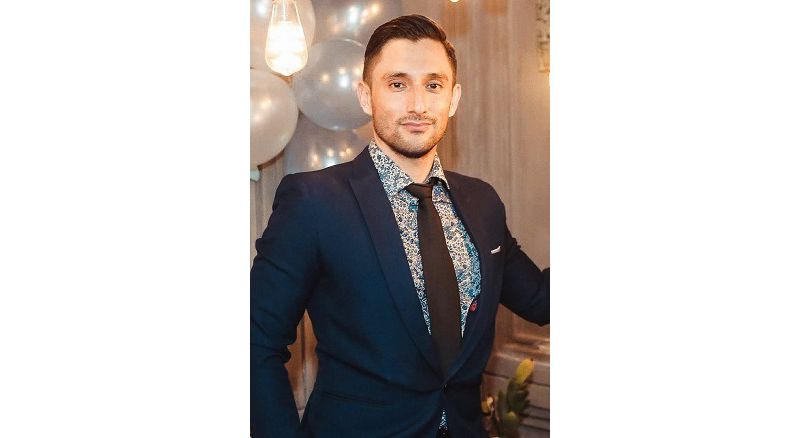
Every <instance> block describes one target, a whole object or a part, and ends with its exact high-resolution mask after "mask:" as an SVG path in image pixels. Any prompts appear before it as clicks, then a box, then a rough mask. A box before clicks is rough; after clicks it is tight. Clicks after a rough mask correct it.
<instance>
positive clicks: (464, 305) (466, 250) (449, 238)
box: [369, 140, 481, 428]
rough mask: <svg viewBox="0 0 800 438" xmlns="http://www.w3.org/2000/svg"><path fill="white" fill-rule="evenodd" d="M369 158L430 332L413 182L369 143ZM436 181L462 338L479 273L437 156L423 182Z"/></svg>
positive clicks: (437, 205)
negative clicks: (393, 223)
mask: <svg viewBox="0 0 800 438" xmlns="http://www.w3.org/2000/svg"><path fill="white" fill-rule="evenodd" d="M369 155H370V157H372V161H373V163H375V168H376V169H377V170H378V176H379V177H380V180H381V183H382V184H383V188H384V190H385V191H386V195H387V196H388V197H389V202H390V203H391V205H392V210H393V211H394V217H395V219H396V220H397V226H398V228H399V229H400V237H401V238H402V241H403V247H404V249H405V253H406V259H407V260H408V266H409V268H410V269H411V276H412V277H413V280H414V286H415V288H416V290H417V297H418V298H419V302H420V306H421V309H422V316H423V318H425V324H426V325H427V326H428V333H430V332H431V320H430V315H429V313H428V301H427V298H426V295H425V280H424V277H423V273H422V258H421V257H420V253H419V236H418V234H417V203H418V200H417V198H415V197H414V196H412V195H411V193H409V192H408V191H407V190H406V189H405V188H406V186H408V185H409V184H411V183H413V182H414V181H413V180H412V179H411V177H409V176H408V175H407V174H406V173H405V172H404V171H403V170H402V169H400V167H399V166H397V164H396V163H395V162H394V161H393V160H392V159H391V158H390V157H389V156H388V155H386V154H385V153H384V152H383V151H382V150H381V149H380V148H379V147H378V145H377V144H375V140H372V141H371V142H370V144H369ZM434 177H435V178H437V179H438V180H437V181H436V183H435V185H434V186H433V205H434V207H435V208H436V211H437V212H438V213H439V217H440V218H441V220H442V228H443V229H444V236H445V242H446V244H447V249H448V251H449V252H450V257H451V258H452V259H453V268H454V269H455V272H456V281H457V282H458V290H459V295H460V301H461V335H462V336H463V335H464V327H465V326H466V322H467V312H468V311H469V306H470V304H472V301H473V300H474V299H475V297H477V296H478V294H479V293H480V288H481V270H480V262H479V260H478V251H477V250H476V249H475V245H473V243H472V240H471V239H470V237H469V234H467V230H466V228H464V224H463V223H462V222H461V219H459V217H458V215H457V214H456V211H455V207H454V206H453V203H452V201H451V200H450V195H449V194H448V190H449V187H448V184H447V178H445V176H444V170H443V169H442V165H441V163H440V161H439V156H438V155H436V156H435V157H434V158H433V166H432V167H431V171H430V173H428V176H427V178H425V183H428V184H429V183H430V182H431V178H434ZM440 427H443V428H446V427H447V417H446V415H445V412H444V411H442V421H441V423H440Z"/></svg>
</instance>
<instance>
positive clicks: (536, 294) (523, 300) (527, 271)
mask: <svg viewBox="0 0 800 438" xmlns="http://www.w3.org/2000/svg"><path fill="white" fill-rule="evenodd" d="M503 247H504V248H507V249H506V253H505V260H504V262H503V263H504V265H503V287H502V290H501V292H500V302H501V303H502V304H503V305H504V306H506V307H508V308H509V309H510V310H511V311H512V312H514V313H516V314H517V315H519V316H520V317H522V318H524V319H525V320H527V321H530V322H533V323H536V324H539V325H545V324H549V323H550V268H547V269H545V270H544V271H541V270H540V269H539V268H538V267H537V266H536V264H534V263H533V261H531V259H530V258H529V257H528V256H527V255H526V254H525V253H524V252H523V251H522V249H521V248H520V246H519V244H518V243H517V239H515V238H513V237H512V236H511V232H510V231H508V227H506V233H505V239H504V243H503Z"/></svg>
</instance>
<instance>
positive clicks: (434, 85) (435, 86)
mask: <svg viewBox="0 0 800 438" xmlns="http://www.w3.org/2000/svg"><path fill="white" fill-rule="evenodd" d="M428 87H430V88H432V89H434V90H441V89H442V84H437V83H433V84H428Z"/></svg>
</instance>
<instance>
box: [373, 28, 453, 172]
mask: <svg viewBox="0 0 800 438" xmlns="http://www.w3.org/2000/svg"><path fill="white" fill-rule="evenodd" d="M453 76H454V75H453V69H452V67H451V66H450V62H449V60H448V58H447V53H446V52H445V49H444V46H442V43H440V42H438V41H436V40H432V39H428V38H423V39H420V40H417V41H411V40H408V39H392V40H390V41H389V42H387V43H386V45H384V46H383V48H382V49H381V51H380V54H379V55H378V56H377V57H376V59H375V61H374V64H373V66H372V68H371V73H370V77H369V78H367V79H368V81H369V83H366V82H364V81H361V82H360V83H359V84H358V98H359V102H360V103H361V108H362V109H363V110H364V112H366V113H367V114H369V115H371V116H372V125H373V128H374V130H375V136H376V141H378V142H382V143H383V144H385V145H386V146H388V147H389V148H391V149H392V150H393V151H395V152H397V153H398V154H400V155H403V156H405V157H408V158H420V157H423V156H425V155H426V154H428V153H429V152H431V150H433V148H434V147H435V146H436V145H437V144H438V143H439V140H441V139H442V137H443V136H444V133H445V131H446V130H447V119H448V118H449V117H451V116H452V115H453V114H455V113H456V108H457V107H458V102H459V100H460V98H461V85H459V84H455V85H454V84H453V82H454V77H453Z"/></svg>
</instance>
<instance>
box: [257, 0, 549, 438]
mask: <svg viewBox="0 0 800 438" xmlns="http://www.w3.org/2000/svg"><path fill="white" fill-rule="evenodd" d="M250 2H251V3H250V35H251V38H250V48H251V51H250V53H251V57H250V78H251V96H250V99H251V125H250V126H251V131H250V147H251V163H250V166H251V169H250V170H251V179H250V253H251V254H250V256H251V257H250V258H251V260H252V258H253V257H254V256H255V249H254V245H253V243H254V241H255V239H256V238H257V237H259V236H260V235H261V233H262V232H263V230H264V228H265V227H266V224H267V221H268V220H269V215H270V212H271V206H272V201H273V196H274V193H275V189H276V188H277V185H278V183H279V182H280V180H281V178H282V177H283V176H284V175H286V174H289V173H294V172H301V171H308V170H316V169H321V168H324V167H327V166H330V165H333V164H337V163H341V162H345V161H349V160H351V159H352V158H354V157H355V156H356V155H357V154H358V153H359V152H361V150H362V149H363V148H364V147H365V146H366V145H367V143H369V140H370V138H371V135H372V127H371V119H370V118H369V116H367V115H366V114H364V113H363V112H362V111H361V109H360V107H359V106H358V102H357V100H356V95H355V84H356V83H357V81H358V79H360V77H361V70H362V67H363V56H364V48H365V46H366V43H367V41H368V40H369V37H370V35H371V34H372V31H373V30H374V29H375V28H376V27H377V26H379V25H380V24H382V23H384V22H386V21H388V20H390V19H392V18H394V17H396V16H399V15H405V14H422V15H426V16H428V17H430V18H432V19H434V20H435V21H437V22H438V23H439V24H440V25H441V26H442V27H443V28H444V29H445V31H446V32H447V35H448V39H449V40H450V41H451V42H452V43H453V45H454V46H455V49H456V56H457V59H458V82H459V83H460V84H461V86H462V89H463V93H462V98H461V103H460V105H459V108H458V112H457V113H456V115H455V116H454V117H452V118H451V119H450V123H449V126H448V131H447V134H446V135H445V137H444V138H443V139H442V141H441V142H440V144H439V149H438V153H439V156H440V157H441V160H442V164H443V166H444V168H445V169H447V170H453V171H456V172H460V173H464V174H466V175H470V176H474V177H477V178H481V179H483V180H485V181H487V182H489V183H490V184H492V186H494V188H495V189H496V190H497V192H498V193H499V194H500V196H501V198H502V199H503V201H504V203H505V205H506V209H507V217H508V227H509V229H510V230H511V232H512V234H514V236H515V237H516V238H517V240H518V241H519V243H520V244H521V245H522V248H523V250H525V252H526V253H527V254H528V255H529V256H530V257H531V258H532V259H533V260H534V262H536V264H537V265H538V266H539V267H540V268H544V267H548V266H550V237H549V236H550V220H549V216H550V208H549V202H550V198H549V192H550V186H549V178H550V173H549V158H550V151H549V144H550V131H549V124H550V117H549V113H550V111H549V110H550V104H549V102H550V85H549V71H550V67H549V64H550V62H549V59H550V55H549V41H550V29H549V20H550V18H549V17H550V4H549V0H513V1H512V0H459V1H455V2H454V1H451V0H403V1H400V0H373V1H355V0H351V1H347V0H296V1H293V2H287V3H289V4H292V3H293V4H294V6H295V7H296V9H294V10H296V16H295V18H293V20H294V21H295V22H299V23H300V25H301V26H302V33H298V32H297V31H296V29H297V28H299V26H296V27H295V28H294V31H292V30H291V29H290V30H288V31H285V32H282V33H278V32H277V29H278V27H279V26H281V25H284V24H285V23H286V22H291V21H292V20H291V19H292V17H291V14H293V13H295V12H294V10H293V9H292V8H289V10H288V13H289V15H290V17H289V18H290V20H288V21H287V20H283V21H276V20H275V18H274V17H275V16H276V14H278V15H279V14H281V13H285V12H286V11H283V10H278V11H276V12H274V11H273V9H274V8H273V6H274V5H273V2H272V1H271V0H250ZM283 17H284V18H285V16H283ZM271 20H272V21H271ZM270 31H272V33H270ZM293 32H294V33H293ZM286 35H289V37H287V36H286ZM292 38H293V39H292ZM303 43H304V44H303ZM287 47H289V48H292V49H293V50H294V52H292V53H290V55H291V56H288V57H287V56H284V55H285V54H282V53H278V52H277V51H276V48H283V49H286V48H287ZM297 330H298V334H297V342H295V344H294V345H292V346H291V347H290V351H291V353H292V358H291V360H290V361H289V362H288V363H287V369H288V370H289V375H290V378H291V381H292V385H293V388H294V395H295V400H296V401H297V408H298V411H299V412H300V414H301V415H302V412H303V409H304V407H305V401H306V400H307V398H308V396H309V394H310V393H311V390H312V388H313V386H314V379H315V376H316V366H317V364H316V357H315V354H314V348H315V346H316V340H315V339H314V334H313V331H312V328H311V322H310V320H309V319H308V316H307V315H306V316H305V317H304V318H303V320H302V321H301V323H300V324H299V326H298V328H297ZM524 358H532V359H533V360H534V363H535V366H534V371H533V376H532V382H531V384H530V386H529V388H528V389H529V391H530V392H529V395H528V400H529V401H530V404H529V405H528V407H527V408H526V410H525V416H523V419H522V424H521V427H520V436H522V437H549V417H550V415H549V409H550V396H549V395H550V392H549V391H550V328H549V326H546V327H538V326H536V325H534V324H531V323H528V322H526V321H524V320H523V319H521V318H519V317H517V316H515V315H514V314H512V313H511V312H510V311H508V310H507V309H505V307H503V306H500V308H499V312H498V315H497V330H496V338H495V345H494V351H493V353H492V357H491V359H490V361H489V364H488V366H487V369H486V373H485V375H484V380H483V387H482V392H483V395H484V397H485V396H486V395H496V394H497V391H498V389H505V387H506V383H507V381H508V379H509V377H511V376H513V374H514V371H515V369H516V367H517V365H518V364H519V362H520V361H521V360H522V359H524Z"/></svg>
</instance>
